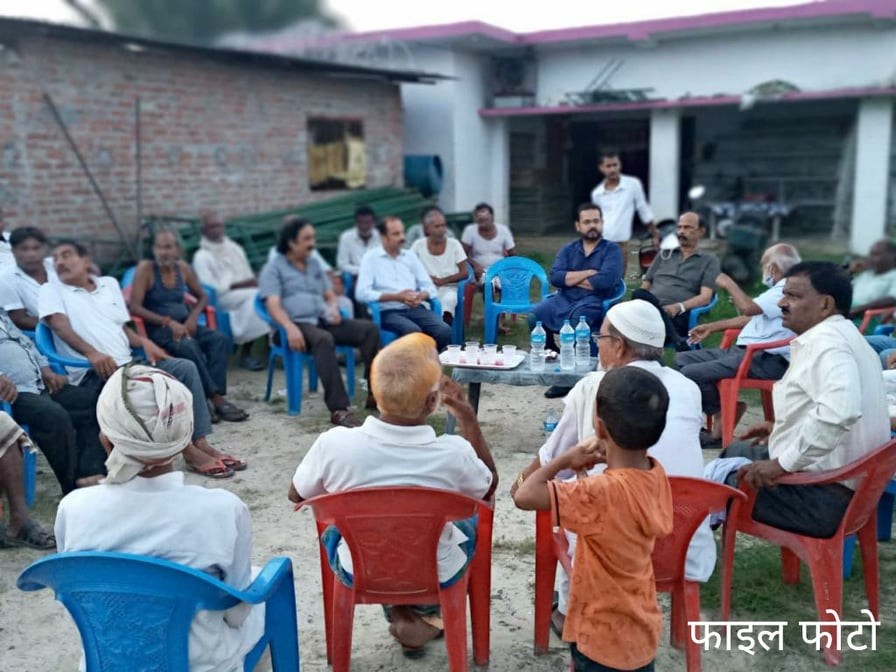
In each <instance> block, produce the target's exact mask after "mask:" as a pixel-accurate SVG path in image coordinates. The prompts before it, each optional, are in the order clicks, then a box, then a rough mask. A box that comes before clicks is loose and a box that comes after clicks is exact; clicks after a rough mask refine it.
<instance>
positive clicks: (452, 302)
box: [438, 285, 457, 316]
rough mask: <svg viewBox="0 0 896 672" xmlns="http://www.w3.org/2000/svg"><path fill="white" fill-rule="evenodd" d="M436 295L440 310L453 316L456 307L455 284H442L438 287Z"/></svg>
mask: <svg viewBox="0 0 896 672" xmlns="http://www.w3.org/2000/svg"><path fill="white" fill-rule="evenodd" d="M438 295H439V302H440V303H441V304H442V312H443V313H448V314H449V315H452V316H453V315H454V309H455V308H457V285H442V286H441V287H439V288H438Z"/></svg>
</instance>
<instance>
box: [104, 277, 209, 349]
mask: <svg viewBox="0 0 896 672" xmlns="http://www.w3.org/2000/svg"><path fill="white" fill-rule="evenodd" d="M121 294H122V296H124V300H125V301H130V300H131V285H128V286H127V287H124V288H123V289H122V290H121ZM197 300H198V299H197V298H196V297H195V296H193V295H192V294H188V293H185V294H184V303H186V304H187V305H189V306H192V305H195V304H196V302H197ZM204 315H205V324H204V325H203V326H205V327H208V328H209V329H215V330H217V328H218V317H217V311H216V310H215V309H214V307H212V306H206V307H205V310H204ZM131 322H133V323H134V331H136V332H137V334H138V335H139V336H140V337H142V338H148V336H147V335H146V322H145V321H144V320H143V318H142V317H137V316H136V315H131Z"/></svg>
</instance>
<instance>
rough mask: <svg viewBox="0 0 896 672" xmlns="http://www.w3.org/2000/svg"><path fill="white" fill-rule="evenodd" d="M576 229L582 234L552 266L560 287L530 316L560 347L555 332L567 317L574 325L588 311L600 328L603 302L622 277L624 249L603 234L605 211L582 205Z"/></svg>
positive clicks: (595, 327)
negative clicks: (538, 321)
mask: <svg viewBox="0 0 896 672" xmlns="http://www.w3.org/2000/svg"><path fill="white" fill-rule="evenodd" d="M575 226H576V231H578V232H579V236H580V238H579V239H578V240H574V241H573V242H571V243H568V244H567V245H564V246H563V247H561V248H560V251H559V252H557V258H556V259H555V260H554V265H553V266H552V267H551V274H550V279H551V284H552V285H554V286H555V287H557V288H558V291H557V292H556V293H555V294H554V295H553V296H550V297H548V298H547V299H545V300H544V301H542V302H541V303H539V304H538V305H537V306H535V308H534V309H533V311H532V314H531V315H530V316H529V321H530V322H531V323H532V326H534V325H535V322H536V321H537V320H540V321H541V324H542V326H543V327H544V328H545V331H546V332H547V333H548V339H547V346H548V347H549V348H550V347H553V348H554V349H557V346H556V345H554V343H553V341H554V339H553V338H552V336H553V335H554V334H555V333H556V332H558V331H560V328H561V327H562V326H563V320H569V321H570V322H571V323H572V325H573V326H575V323H576V322H578V319H579V315H584V316H585V319H586V320H587V321H588V325H589V326H590V327H591V330H592V331H597V330H598V329H599V328H600V323H601V320H602V319H603V302H604V300H605V299H608V298H610V297H611V296H613V294H614V293H615V291H616V288H617V286H618V285H619V280H620V278H622V272H623V266H622V252H621V251H620V249H619V246H618V245H617V244H616V243H613V242H611V241H609V240H606V239H604V238H603V213H602V212H601V209H600V208H599V207H598V206H596V205H594V204H593V203H583V204H582V205H580V206H579V207H578V219H577V220H576V224H575Z"/></svg>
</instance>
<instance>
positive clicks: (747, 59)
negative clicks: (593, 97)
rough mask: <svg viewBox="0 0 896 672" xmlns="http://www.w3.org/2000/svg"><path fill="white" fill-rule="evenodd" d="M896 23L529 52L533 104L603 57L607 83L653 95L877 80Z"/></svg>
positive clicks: (577, 86)
mask: <svg viewBox="0 0 896 672" xmlns="http://www.w3.org/2000/svg"><path fill="white" fill-rule="evenodd" d="M894 45H896V28H894V27H892V25H889V26H887V27H885V28H884V27H881V28H861V27H850V26H844V27H817V28H813V29H809V28H802V29H781V30H767V31H762V32H750V33H740V34H728V35H716V36H705V37H694V38H690V39H679V40H674V41H671V40H670V41H665V40H663V41H660V42H658V43H656V45H654V46H649V45H640V44H637V45H633V44H620V45H618V46H591V47H589V46H587V45H583V44H572V43H571V44H569V45H568V46H563V47H560V46H557V47H551V48H549V49H548V48H543V49H540V50H539V51H538V52H537V67H538V73H537V81H538V94H537V98H538V102H539V104H541V105H543V104H548V103H554V104H556V103H558V102H559V101H560V100H561V99H562V98H563V96H564V95H565V94H566V93H567V92H570V91H581V90H582V89H584V88H585V86H587V84H588V83H589V82H590V81H591V80H592V79H593V78H594V76H595V75H596V74H597V73H598V72H599V71H600V69H601V68H602V67H603V66H604V65H605V64H606V63H608V62H609V61H610V60H611V59H614V58H621V59H623V60H624V63H623V65H622V67H621V68H620V69H619V71H618V72H617V73H616V74H615V75H614V76H613V77H612V79H611V81H610V84H611V86H612V88H615V89H625V88H647V87H652V88H653V91H652V92H651V93H650V94H649V95H651V96H652V97H657V98H669V99H677V98H679V97H682V96H684V95H686V94H689V95H691V96H712V95H716V94H728V95H737V94H741V93H743V92H745V91H747V90H748V89H750V88H752V87H753V86H755V85H757V84H760V83H762V82H767V81H769V80H773V79H781V80H785V81H787V82H790V83H792V84H794V85H796V86H798V87H799V88H800V89H802V90H810V91H811V90H825V89H839V88H844V87H860V86H883V85H889V86H892V85H893V84H894V79H896V47H894Z"/></svg>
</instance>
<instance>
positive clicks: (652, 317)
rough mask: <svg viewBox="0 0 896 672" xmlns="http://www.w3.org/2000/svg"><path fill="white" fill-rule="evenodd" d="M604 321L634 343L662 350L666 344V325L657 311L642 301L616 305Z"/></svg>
mask: <svg viewBox="0 0 896 672" xmlns="http://www.w3.org/2000/svg"><path fill="white" fill-rule="evenodd" d="M606 319H608V320H609V321H610V324H612V325H613V326H614V327H615V328H616V330H617V331H618V332H619V333H620V334H622V335H623V336H625V337H626V338H627V339H629V340H630V341H633V342H634V343H641V344H643V345H651V346H653V347H655V348H662V347H663V343H665V342H666V325H665V323H664V322H663V318H662V317H661V316H660V311H659V309H658V308H657V307H656V306H654V305H652V304H650V303H648V302H647V301H644V300H643V299H632V300H631V301H623V302H622V303H617V304H616V305H615V306H613V307H612V308H610V310H608V311H607V317H606Z"/></svg>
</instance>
